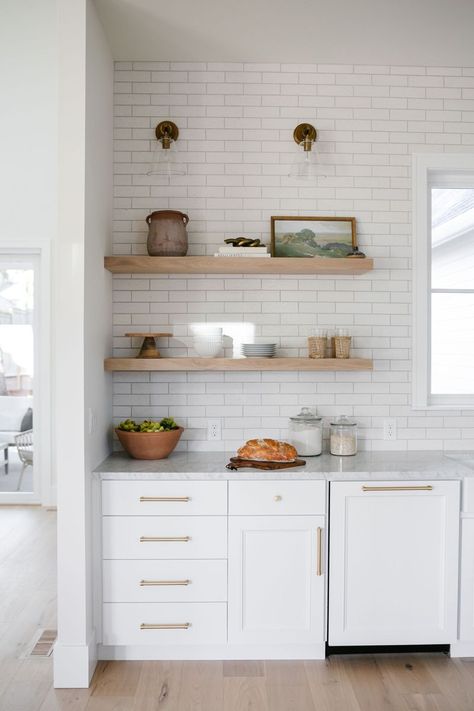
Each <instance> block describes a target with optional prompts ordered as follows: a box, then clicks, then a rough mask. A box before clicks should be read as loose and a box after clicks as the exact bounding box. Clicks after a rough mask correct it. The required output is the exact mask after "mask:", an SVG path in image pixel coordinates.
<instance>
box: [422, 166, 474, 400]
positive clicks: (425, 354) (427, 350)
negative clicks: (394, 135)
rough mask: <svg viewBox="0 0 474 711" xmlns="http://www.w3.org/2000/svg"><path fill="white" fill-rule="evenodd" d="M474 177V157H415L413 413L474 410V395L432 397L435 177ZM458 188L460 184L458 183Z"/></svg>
mask: <svg viewBox="0 0 474 711" xmlns="http://www.w3.org/2000/svg"><path fill="white" fill-rule="evenodd" d="M437 172H439V173H450V172H451V173H458V174H459V178H460V181H459V182H462V178H463V174H464V176H465V177H466V178H468V177H469V176H474V153H419V154H414V155H413V163H412V182H413V334H412V346H413V373H412V384H413V387H412V408H413V409H414V410H474V393H473V394H472V395H470V394H469V395H431V387H430V368H431V342H430V335H431V334H430V324H431V284H430V279H431V199H430V192H431V190H430V188H431V186H432V183H433V179H435V178H436V173H437ZM456 184H459V183H456Z"/></svg>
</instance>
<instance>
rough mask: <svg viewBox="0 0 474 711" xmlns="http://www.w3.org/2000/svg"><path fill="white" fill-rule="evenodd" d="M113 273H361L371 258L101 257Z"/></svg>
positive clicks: (368, 265)
mask: <svg viewBox="0 0 474 711" xmlns="http://www.w3.org/2000/svg"><path fill="white" fill-rule="evenodd" d="M104 266H105V268H106V269H108V270H109V271H110V272H112V273H113V274H335V275H344V274H346V275H353V274H365V272H369V271H371V270H372V269H373V268H374V263H373V259H368V258H367V259H348V258H346V257H344V258H340V259H329V258H321V257H291V258H288V257H274V258H270V259H268V258H265V257H251V258H248V257H148V256H117V257H105V258H104Z"/></svg>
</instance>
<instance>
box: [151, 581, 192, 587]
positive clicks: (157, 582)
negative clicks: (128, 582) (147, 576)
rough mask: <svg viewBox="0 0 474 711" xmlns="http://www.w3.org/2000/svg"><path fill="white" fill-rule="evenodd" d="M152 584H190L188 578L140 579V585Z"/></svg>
mask: <svg viewBox="0 0 474 711" xmlns="http://www.w3.org/2000/svg"><path fill="white" fill-rule="evenodd" d="M152 585H191V581H190V580H140V586H141V587H142V588H144V587H151V586H152Z"/></svg>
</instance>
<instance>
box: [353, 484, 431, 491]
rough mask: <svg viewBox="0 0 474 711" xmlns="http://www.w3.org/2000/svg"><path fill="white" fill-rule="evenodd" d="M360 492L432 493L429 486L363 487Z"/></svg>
mask: <svg viewBox="0 0 474 711" xmlns="http://www.w3.org/2000/svg"><path fill="white" fill-rule="evenodd" d="M362 491H433V487H432V486H431V485H430V484H427V485H426V486H363V487H362Z"/></svg>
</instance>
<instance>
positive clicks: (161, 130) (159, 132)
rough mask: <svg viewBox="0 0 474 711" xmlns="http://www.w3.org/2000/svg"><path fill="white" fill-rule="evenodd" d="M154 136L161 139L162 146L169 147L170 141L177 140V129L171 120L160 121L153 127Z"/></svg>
mask: <svg viewBox="0 0 474 711" xmlns="http://www.w3.org/2000/svg"><path fill="white" fill-rule="evenodd" d="M155 136H156V138H157V139H158V141H161V146H162V148H165V149H166V148H169V147H170V146H171V141H177V140H178V136H179V129H178V127H177V125H176V124H175V123H173V121H160V123H159V124H158V126H157V127H156V128H155Z"/></svg>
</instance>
